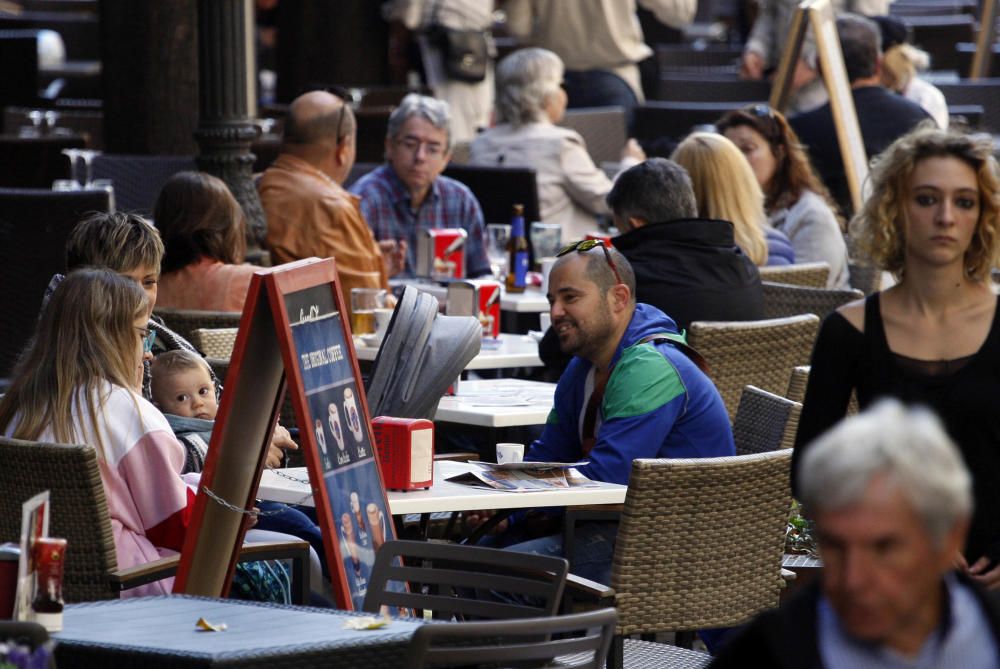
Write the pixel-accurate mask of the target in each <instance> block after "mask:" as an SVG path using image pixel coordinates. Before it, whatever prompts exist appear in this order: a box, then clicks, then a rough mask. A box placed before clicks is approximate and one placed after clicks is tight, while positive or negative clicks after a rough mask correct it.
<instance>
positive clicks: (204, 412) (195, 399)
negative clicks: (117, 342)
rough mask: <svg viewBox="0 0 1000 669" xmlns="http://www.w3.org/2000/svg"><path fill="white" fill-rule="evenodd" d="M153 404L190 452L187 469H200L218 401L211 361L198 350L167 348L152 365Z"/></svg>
mask: <svg viewBox="0 0 1000 669" xmlns="http://www.w3.org/2000/svg"><path fill="white" fill-rule="evenodd" d="M150 375H151V376H152V384H151V390H152V395H153V404H154V405H156V407H157V408H158V409H159V410H160V411H162V412H163V414H164V415H165V416H166V418H167V422H169V423H170V427H171V428H172V429H173V431H174V434H176V435H177V438H178V439H179V440H180V442H181V443H182V444H184V447H185V450H186V451H187V454H186V459H185V463H184V471H185V473H187V472H197V471H201V469H202V467H204V465H205V454H206V453H207V452H208V442H209V440H210V439H211V436H212V427H213V425H214V421H215V414H216V413H217V412H218V410H219V401H218V399H216V396H215V384H214V383H213V382H212V375H211V373H210V370H209V366H208V363H207V362H205V360H204V358H202V357H201V356H199V355H198V354H197V353H192V352H190V351H185V350H176V351H167V352H165V353H161V354H160V355H158V356H156V358H154V359H153V363H152V366H151V367H150Z"/></svg>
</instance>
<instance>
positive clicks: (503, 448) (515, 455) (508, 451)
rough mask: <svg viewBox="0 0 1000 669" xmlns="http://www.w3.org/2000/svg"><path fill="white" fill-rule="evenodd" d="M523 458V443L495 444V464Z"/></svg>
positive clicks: (519, 460)
mask: <svg viewBox="0 0 1000 669" xmlns="http://www.w3.org/2000/svg"><path fill="white" fill-rule="evenodd" d="M522 460H524V444H497V464H500V465H505V464H507V463H510V462H521V461H522Z"/></svg>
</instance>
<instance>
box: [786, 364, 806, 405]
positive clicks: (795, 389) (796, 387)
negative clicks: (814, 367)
mask: <svg viewBox="0 0 1000 669" xmlns="http://www.w3.org/2000/svg"><path fill="white" fill-rule="evenodd" d="M807 385H809V365H799V366H798V367H793V368H792V375H791V377H790V378H789V379H788V392H786V393H785V397H787V398H788V399H789V400H791V401H792V402H802V401H804V400H805V398H806V386H807Z"/></svg>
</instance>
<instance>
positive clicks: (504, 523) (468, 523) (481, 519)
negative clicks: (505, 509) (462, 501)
mask: <svg viewBox="0 0 1000 669" xmlns="http://www.w3.org/2000/svg"><path fill="white" fill-rule="evenodd" d="M493 514H494V512H493V511H463V512H462V522H463V523H465V533H466V534H469V533H471V532H472V530H474V529H476V528H477V527H479V526H480V525H482V524H483V523H485V522H486V521H487V520H489V519H490V518H492V517H493ZM509 525H510V521H508V520H507V519H506V518H505V519H503V520H501V521H500V523H499V524H498V525H497V526H496V527H494V528H493V529H492V530H490V534H499V533H500V532H503V531H505V530H506V529H507V527H508V526H509Z"/></svg>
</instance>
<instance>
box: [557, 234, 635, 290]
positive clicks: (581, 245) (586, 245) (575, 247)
mask: <svg viewBox="0 0 1000 669" xmlns="http://www.w3.org/2000/svg"><path fill="white" fill-rule="evenodd" d="M595 246H600V247H601V250H602V251H604V259H605V260H607V261H608V267H610V268H611V271H612V272H614V275H615V281H616V282H617V283H625V282H624V281H622V277H621V275H620V274H618V268H617V267H616V266H615V261H614V260H613V259H612V258H611V252H610V251H608V246H607V244H605V243H604V240H603V239H583V240H581V241H578V242H574V243H572V244H570V245H569V246H564V247H563V249H562V250H561V251H559V253H557V254H556V257H557V258H562V257H563V256H564V255H566V254H568V253H572V252H573V251H576V252H577V253H586V252H587V251H589V250H590V249H592V248H594V247H595Z"/></svg>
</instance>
